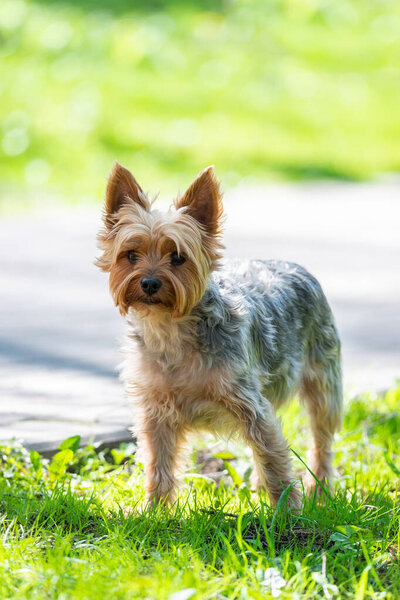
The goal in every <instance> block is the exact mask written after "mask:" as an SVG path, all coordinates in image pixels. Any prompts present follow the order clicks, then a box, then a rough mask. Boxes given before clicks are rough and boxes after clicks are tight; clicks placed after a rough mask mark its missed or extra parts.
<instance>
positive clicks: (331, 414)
mask: <svg viewBox="0 0 400 600" xmlns="http://www.w3.org/2000/svg"><path fill="white" fill-rule="evenodd" d="M336 341H337V346H336V348H333V347H332V348H331V352H330V355H329V356H326V354H325V355H324V354H323V353H321V354H320V356H322V357H323V358H321V360H319V361H317V362H314V360H310V362H309V364H308V365H307V366H306V368H305V370H304V372H303V377H302V382H301V386H300V396H301V399H302V400H303V402H304V403H305V406H306V408H307V411H308V413H309V415H310V423H311V431H312V436H313V446H312V447H311V449H310V451H309V454H308V467H309V469H310V470H311V471H312V473H313V474H314V476H313V475H312V474H311V473H310V472H307V474H306V476H305V478H304V480H303V483H304V487H305V489H306V491H307V492H308V493H314V490H315V489H316V491H317V495H321V492H322V490H321V488H320V487H319V484H318V482H317V480H318V481H320V482H321V483H322V484H324V485H326V484H328V486H329V487H331V483H332V458H333V452H332V443H333V438H334V433H335V431H337V430H338V429H339V428H340V426H341V423H342V411H343V399H342V397H343V393H342V374H341V366H340V347H339V342H338V340H337V338H336ZM315 350H316V348H315V347H314V348H313V351H312V353H311V358H312V359H315V358H316V354H319V352H318V351H317V352H316V351H315ZM317 350H318V349H317ZM316 479H317V480H316ZM317 486H318V487H317Z"/></svg>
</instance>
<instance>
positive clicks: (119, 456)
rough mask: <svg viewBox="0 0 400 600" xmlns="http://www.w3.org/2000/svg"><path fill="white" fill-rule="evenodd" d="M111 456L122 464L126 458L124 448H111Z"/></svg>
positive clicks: (117, 463) (118, 463)
mask: <svg viewBox="0 0 400 600" xmlns="http://www.w3.org/2000/svg"><path fill="white" fill-rule="evenodd" d="M111 456H112V457H113V459H114V462H115V464H116V465H120V464H121V463H122V461H123V460H124V458H125V452H124V451H123V450H118V449H117V448H113V449H112V450H111Z"/></svg>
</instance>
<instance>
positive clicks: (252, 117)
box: [0, 0, 400, 203]
mask: <svg viewBox="0 0 400 600" xmlns="http://www.w3.org/2000/svg"><path fill="white" fill-rule="evenodd" d="M399 65H400V3H399V2H398V1H397V0H384V1H379V2H378V1H375V0H374V1H365V0H346V1H341V2H334V1H333V0H328V1H326V0H268V1H265V0H248V1H245V0H237V1H233V0H225V1H224V2H219V1H215V2H213V1H211V0H209V1H203V2H194V1H186V2H184V1H183V0H182V1H181V2H179V1H177V0H175V1H174V0H158V1H155V0H154V1H149V2H140V3H139V2H135V1H133V0H132V1H131V2H128V1H124V0H114V1H113V2H108V1H107V2H106V1H105V0H99V1H98V2H94V1H93V2H91V1H90V0H83V1H82V2H78V1H74V0H65V1H56V0H47V1H46V0H42V1H36V2H35V1H33V0H5V1H3V2H2V3H1V5H0V118H1V129H0V181H1V184H0V193H1V196H2V200H3V202H6V201H7V200H8V201H10V198H12V199H14V200H13V201H14V202H20V203H24V202H27V201H28V200H29V198H30V197H31V196H33V195H36V196H37V195H38V193H39V192H40V193H41V192H42V191H44V192H45V193H46V194H52V193H55V194H61V195H62V196H65V197H66V198H67V199H68V200H69V201H72V202H79V201H81V200H85V199H93V198H100V197H101V196H102V193H103V186H104V179H105V176H106V174H107V172H108V171H109V169H110V165H111V163H112V161H113V160H114V159H115V158H118V159H119V160H120V161H121V162H125V163H127V164H128V165H129V166H130V167H131V168H132V169H133V170H134V171H135V174H137V176H138V178H139V179H140V180H141V181H142V182H143V185H144V187H145V188H146V189H147V188H151V189H153V190H155V191H157V190H158V189H161V190H163V192H167V193H170V192H171V191H176V189H177V187H178V186H181V187H183V186H185V185H186V184H188V182H189V180H190V178H191V177H193V176H194V175H195V174H196V173H197V172H198V171H199V170H200V169H201V168H202V167H204V166H205V165H207V164H210V163H214V164H215V165H216V168H217V171H218V173H219V175H220V176H221V177H222V178H223V182H224V186H225V187H228V186H231V185H234V184H235V183H237V182H238V181H239V180H240V179H242V178H244V180H245V181H247V182H249V183H251V182H254V181H257V180H263V179H266V178H289V179H298V178H319V177H333V178H345V179H346V178H350V179H359V178H369V177H373V176H376V175H379V174H381V173H384V172H391V171H398V170H399V168H400V159H399V152H398V148H399V143H400V111H399V110H398V107H399V106H400V67H399ZM39 196H40V194H39Z"/></svg>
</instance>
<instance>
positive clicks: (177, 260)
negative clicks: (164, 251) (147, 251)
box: [171, 252, 186, 267]
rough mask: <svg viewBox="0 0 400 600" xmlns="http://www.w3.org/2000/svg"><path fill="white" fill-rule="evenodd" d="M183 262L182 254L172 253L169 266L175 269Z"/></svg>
mask: <svg viewBox="0 0 400 600" xmlns="http://www.w3.org/2000/svg"><path fill="white" fill-rule="evenodd" d="M185 260H186V258H185V257H184V256H182V254H178V253H177V252H172V254H171V265H174V266H175V267H177V266H179V265H183V263H184V262H185Z"/></svg>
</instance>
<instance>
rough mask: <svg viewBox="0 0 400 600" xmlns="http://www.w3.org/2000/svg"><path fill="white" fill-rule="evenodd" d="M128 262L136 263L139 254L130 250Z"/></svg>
mask: <svg viewBox="0 0 400 600" xmlns="http://www.w3.org/2000/svg"><path fill="white" fill-rule="evenodd" d="M127 257H128V260H129V262H130V263H132V264H133V263H135V262H136V260H137V254H136V252H135V251H134V250H129V252H128V254H127Z"/></svg>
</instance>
